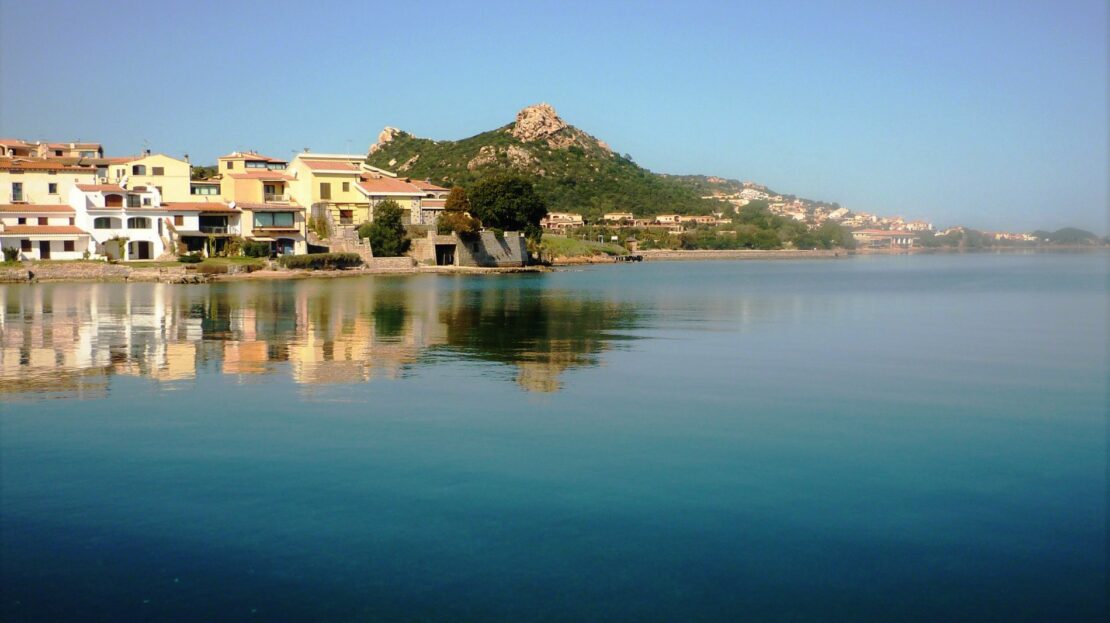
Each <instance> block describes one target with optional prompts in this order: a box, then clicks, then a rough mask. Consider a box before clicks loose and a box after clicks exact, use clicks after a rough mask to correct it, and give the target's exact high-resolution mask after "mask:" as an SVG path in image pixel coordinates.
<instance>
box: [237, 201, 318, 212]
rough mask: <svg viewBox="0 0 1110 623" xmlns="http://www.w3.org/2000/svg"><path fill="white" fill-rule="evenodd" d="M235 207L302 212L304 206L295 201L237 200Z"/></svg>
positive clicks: (261, 210) (266, 210)
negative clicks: (258, 201) (251, 201)
mask: <svg viewBox="0 0 1110 623" xmlns="http://www.w3.org/2000/svg"><path fill="white" fill-rule="evenodd" d="M235 207H236V208H239V209H240V210H250V211H252V212H303V211H304V208H302V207H301V206H299V205H297V204H295V203H288V204H282V203H246V202H243V201H237V202H236V203H235Z"/></svg>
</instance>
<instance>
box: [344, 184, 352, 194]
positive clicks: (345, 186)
mask: <svg viewBox="0 0 1110 623" xmlns="http://www.w3.org/2000/svg"><path fill="white" fill-rule="evenodd" d="M343 192H345V193H349V192H351V183H350V182H343Z"/></svg>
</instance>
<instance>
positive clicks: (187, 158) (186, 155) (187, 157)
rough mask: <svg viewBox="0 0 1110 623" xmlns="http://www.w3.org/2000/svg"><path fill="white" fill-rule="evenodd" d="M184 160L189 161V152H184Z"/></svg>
mask: <svg viewBox="0 0 1110 623" xmlns="http://www.w3.org/2000/svg"><path fill="white" fill-rule="evenodd" d="M185 162H189V154H185Z"/></svg>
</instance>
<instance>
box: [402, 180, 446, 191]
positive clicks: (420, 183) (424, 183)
mask: <svg viewBox="0 0 1110 623" xmlns="http://www.w3.org/2000/svg"><path fill="white" fill-rule="evenodd" d="M411 184H412V185H413V186H415V187H417V188H419V189H420V190H442V191H446V190H450V189H448V188H444V187H442V186H436V185H435V184H433V183H431V182H430V181H428V180H412V182H411Z"/></svg>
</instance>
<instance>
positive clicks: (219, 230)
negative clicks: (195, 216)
mask: <svg viewBox="0 0 1110 623" xmlns="http://www.w3.org/2000/svg"><path fill="white" fill-rule="evenodd" d="M200 233H202V234H226V233H228V232H227V225H201V226H200Z"/></svg>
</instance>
